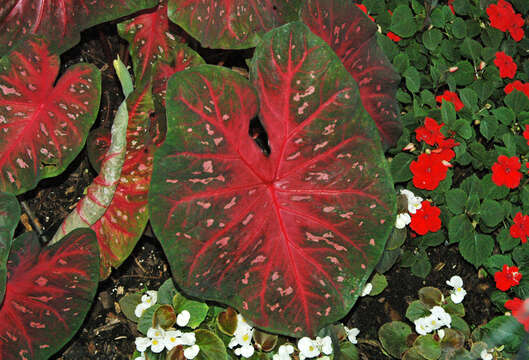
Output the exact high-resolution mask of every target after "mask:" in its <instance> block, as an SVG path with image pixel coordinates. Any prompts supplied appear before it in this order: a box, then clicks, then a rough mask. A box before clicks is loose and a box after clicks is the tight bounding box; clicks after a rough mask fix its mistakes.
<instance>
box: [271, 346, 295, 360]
mask: <svg viewBox="0 0 529 360" xmlns="http://www.w3.org/2000/svg"><path fill="white" fill-rule="evenodd" d="M292 353H294V347H293V346H292V345H290V344H283V345H281V346H280V347H279V349H278V350H277V354H274V356H273V357H272V360H291V359H292V358H291V357H290V354H292Z"/></svg>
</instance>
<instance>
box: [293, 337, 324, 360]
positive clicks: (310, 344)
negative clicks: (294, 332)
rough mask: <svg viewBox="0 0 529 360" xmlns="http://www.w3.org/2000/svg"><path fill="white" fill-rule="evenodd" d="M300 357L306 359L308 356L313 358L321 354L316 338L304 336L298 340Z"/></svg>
mask: <svg viewBox="0 0 529 360" xmlns="http://www.w3.org/2000/svg"><path fill="white" fill-rule="evenodd" d="M298 349H299V359H300V360H304V359H306V358H313V357H316V356H318V355H320V350H319V349H318V344H316V342H315V341H314V340H312V339H311V338H308V337H306V336H305V337H302V338H301V339H299V341H298Z"/></svg>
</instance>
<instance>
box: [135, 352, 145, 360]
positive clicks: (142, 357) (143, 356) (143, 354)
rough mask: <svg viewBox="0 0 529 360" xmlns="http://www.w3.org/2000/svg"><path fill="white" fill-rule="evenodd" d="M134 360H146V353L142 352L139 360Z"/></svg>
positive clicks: (136, 359) (137, 359)
mask: <svg viewBox="0 0 529 360" xmlns="http://www.w3.org/2000/svg"><path fill="white" fill-rule="evenodd" d="M134 360H145V353H144V352H143V351H142V352H141V354H140V356H138V357H137V358H135V359H134Z"/></svg>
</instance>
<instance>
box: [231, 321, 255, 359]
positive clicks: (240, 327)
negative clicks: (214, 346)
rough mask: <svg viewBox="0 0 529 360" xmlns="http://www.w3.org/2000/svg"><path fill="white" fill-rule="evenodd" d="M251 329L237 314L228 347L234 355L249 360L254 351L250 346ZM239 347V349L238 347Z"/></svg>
mask: <svg viewBox="0 0 529 360" xmlns="http://www.w3.org/2000/svg"><path fill="white" fill-rule="evenodd" d="M253 331H254V329H253V327H251V326H250V325H249V324H248V323H247V322H246V320H244V318H243V317H242V315H241V314H237V328H236V329H235V333H234V334H233V338H232V339H231V340H230V343H229V344H228V347H229V348H230V349H233V348H236V349H234V350H233V351H234V353H235V355H238V356H242V357H245V358H249V357H251V356H252V355H253V353H254V351H255V349H254V347H253V345H252V337H253ZM238 346H240V347H238Z"/></svg>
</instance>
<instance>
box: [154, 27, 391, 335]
mask: <svg viewBox="0 0 529 360" xmlns="http://www.w3.org/2000/svg"><path fill="white" fill-rule="evenodd" d="M251 79H252V81H253V83H254V86H255V88H254V87H253V86H252V84H251V83H249V82H248V80H246V79H245V78H243V77H242V76H240V75H238V74H235V73H234V72H232V71H230V70H227V69H223V68H219V67H214V66H210V65H200V66H197V67H193V68H191V69H189V70H186V71H183V72H179V73H176V74H175V75H174V76H173V77H172V79H171V80H170V82H169V85H168V90H167V109H168V134H167V139H166V141H165V142H164V143H163V144H162V146H161V147H160V148H159V149H158V150H157V151H156V154H155V161H154V172H153V177H152V182H151V190H150V195H149V204H150V209H151V215H152V216H151V223H152V225H153V229H154V231H155V233H156V235H157V237H158V238H159V239H160V242H161V243H162V245H163V248H164V251H165V253H166V255H167V258H168V260H169V262H170V264H171V269H172V273H173V277H174V278H175V280H176V281H177V283H178V284H179V285H180V286H181V288H182V289H183V290H184V291H185V292H187V293H188V294H190V295H192V296H196V297H199V298H203V299H210V300H216V301H221V302H223V303H226V304H228V305H230V306H233V307H235V308H236V309H238V310H239V311H240V312H241V313H242V314H243V316H244V317H245V318H247V319H248V320H249V321H251V322H252V323H253V324H255V325H256V326H258V327H262V328H266V329H268V330H270V331H273V332H278V333H283V334H286V335H293V336H301V335H303V334H312V335H314V334H315V333H316V332H317V330H318V329H320V328H322V327H324V326H325V325H327V324H330V323H332V322H334V321H336V320H338V319H340V318H342V317H343V316H345V314H346V313H347V312H348V311H349V310H350V308H351V307H352V305H353V303H354V302H355V301H356V298H357V297H358V295H359V293H360V290H361V289H362V287H363V284H364V283H365V281H366V280H367V277H368V276H369V274H370V272H371V271H372V269H373V267H374V265H375V264H376V263H377V261H378V258H379V257H380V254H381V252H382V250H383V248H384V245H385V242H386V239H387V237H388V235H389V232H390V231H391V228H392V225H393V222H394V211H395V195H394V190H393V185H392V181H391V177H390V176H389V171H388V167H387V163H386V160H385V158H384V155H383V151H382V146H381V143H380V137H379V135H378V133H377V129H376V126H375V124H374V122H373V120H372V119H371V118H370V117H369V115H368V114H367V112H366V111H365V110H364V108H363V107H362V105H361V100H360V96H359V92H358V88H357V85H356V83H355V82H354V80H353V79H352V78H351V76H350V75H349V74H348V73H347V71H346V70H345V68H344V67H343V65H342V63H341V62H340V60H339V59H338V58H337V57H336V55H335V54H334V53H333V51H332V50H331V49H330V48H329V47H328V46H327V44H325V42H324V41H323V40H321V39H320V38H318V37H317V36H315V35H313V34H312V33H311V32H310V31H309V29H308V28H307V27H306V26H305V25H303V24H301V23H293V24H289V25H285V26H283V27H280V28H277V29H274V30H272V31H271V32H269V33H268V34H266V35H265V36H264V39H263V43H262V44H260V45H259V46H258V47H257V49H256V51H255V55H254V59H253V62H252V65H251ZM255 89H257V90H255ZM258 111H259V118H260V120H261V122H262V124H263V126H264V128H265V130H266V132H267V134H268V139H269V145H270V155H269V156H266V155H265V154H264V153H263V151H262V150H261V149H260V148H259V147H258V146H257V145H256V143H255V142H254V141H253V139H252V138H251V137H250V136H249V135H248V131H249V125H250V120H251V119H252V118H254V117H255V116H256V115H257V112H258Z"/></svg>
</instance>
